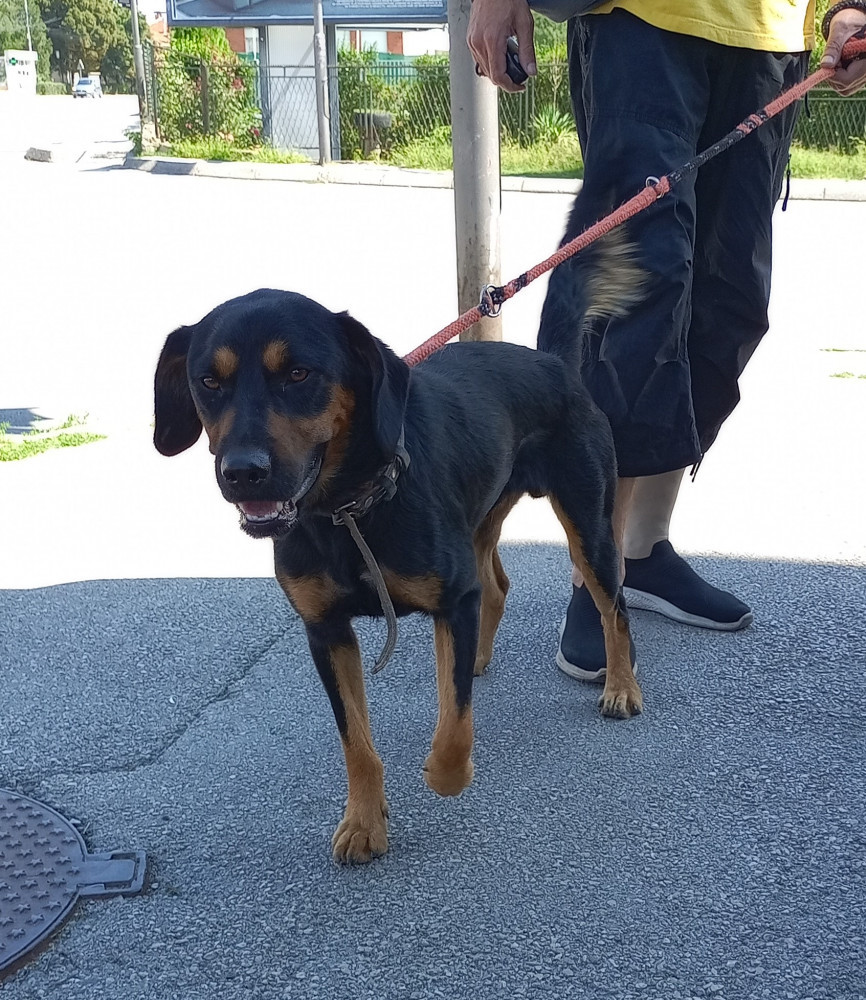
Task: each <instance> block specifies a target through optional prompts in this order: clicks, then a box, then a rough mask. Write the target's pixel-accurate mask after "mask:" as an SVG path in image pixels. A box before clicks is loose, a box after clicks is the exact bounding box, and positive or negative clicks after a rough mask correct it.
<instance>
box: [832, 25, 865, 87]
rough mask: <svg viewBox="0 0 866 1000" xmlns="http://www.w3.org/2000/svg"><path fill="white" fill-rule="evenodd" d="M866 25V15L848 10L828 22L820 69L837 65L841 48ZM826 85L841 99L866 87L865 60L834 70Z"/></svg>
mask: <svg viewBox="0 0 866 1000" xmlns="http://www.w3.org/2000/svg"><path fill="white" fill-rule="evenodd" d="M864 25H866V14H864V13H863V11H862V10H856V9H854V8H849V9H848V10H840V11H839V13H838V14H836V15H835V17H834V18H833V20H832V21H831V22H830V31H829V33H828V35H827V47H826V49H825V50H824V56H823V58H822V59H821V68H822V69H833V67H834V66H838V65H839V60H840V59H841V57H842V46H843V45H844V44H845V42H847V41H848V39H849V38H850V37H851V36H852V35H853V34H854V33H855V32H856V31H859V30H860V29H861V28H862V27H864ZM827 83H828V84H829V85H830V86H831V87H832V88H833V90H836V91H838V92H839V93H840V94H841V95H842V96H843V97H848V96H849V95H851V94H854V93H856V92H857V91H858V90H860V89H861V88H862V87H864V86H866V59H854V60H853V61H852V62H850V63H849V64H848V65H847V66H846V67H845V68H844V69H842V68H839V69H837V70H836V74H835V76H832V77H831V78H830V79H829V80H828V81H827Z"/></svg>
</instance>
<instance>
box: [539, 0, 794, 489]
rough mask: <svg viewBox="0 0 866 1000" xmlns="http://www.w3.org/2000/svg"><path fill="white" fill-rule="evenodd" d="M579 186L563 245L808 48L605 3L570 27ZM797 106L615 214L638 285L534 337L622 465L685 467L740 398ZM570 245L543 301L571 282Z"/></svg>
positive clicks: (641, 471) (677, 158)
mask: <svg viewBox="0 0 866 1000" xmlns="http://www.w3.org/2000/svg"><path fill="white" fill-rule="evenodd" d="M569 67H570V77H571V95H572V101H573V104H574V113H575V120H576V123H577V129H578V135H579V138H580V144H581V148H582V150H583V157H584V165H585V174H584V182H583V188H582V190H581V192H580V193H579V195H578V197H577V199H576V200H575V203H574V208H573V209H572V212H571V216H570V218H569V221H568V225H567V228H566V233H565V236H564V238H563V242H565V241H567V240H570V239H572V238H573V237H575V236H577V235H578V234H579V233H581V232H583V230H585V229H586V228H587V227H588V226H590V225H592V224H593V223H594V222H596V221H598V219H600V218H602V217H603V216H604V215H606V214H608V213H609V212H611V211H612V210H613V209H614V208H616V207H618V206H619V205H621V204H622V203H623V202H625V201H627V200H628V199H629V198H631V197H632V196H633V195H635V194H637V193H638V192H639V191H640V190H641V188H642V187H643V186H644V184H645V183H646V180H647V178H648V177H650V176H656V177H660V176H662V175H663V174H666V173H669V172H670V171H671V170H673V169H675V168H676V167H679V166H681V165H682V164H683V163H685V162H686V161H687V160H689V159H690V158H691V157H693V156H694V155H695V153H696V152H699V151H701V150H703V149H706V148H707V147H708V146H710V145H712V144H713V143H714V142H716V141H717V140H718V139H720V138H721V137H722V136H723V135H725V134H726V133H727V132H729V131H730V130H731V129H733V128H734V127H735V126H736V125H738V124H739V123H740V122H741V121H742V120H743V119H744V118H746V117H747V116H748V115H749V114H751V113H752V112H753V111H757V110H758V109H760V108H762V107H763V106H764V105H765V104H767V103H769V102H770V101H771V100H773V99H774V98H776V97H778V95H779V94H780V93H781V92H782V91H783V90H784V89H786V88H787V87H789V86H791V85H793V84H794V83H797V82H799V81H800V80H802V79H803V77H804V75H805V72H806V69H807V67H808V54H807V53H770V52H758V51H753V50H750V49H739V48H733V47H729V46H725V45H719V44H717V43H715V42H709V41H705V40H704V39H700V38H693V37H691V36H688V35H680V34H676V33H673V32H669V31H662V30H660V29H658V28H655V27H653V26H652V25H649V24H647V23H645V22H644V21H641V20H640V19H639V18H637V17H634V16H633V15H631V14H629V13H627V12H625V11H621V10H615V11H613V12H612V13H610V14H587V15H584V16H582V17H576V18H573V19H572V20H571V21H570V22H569ZM796 116H797V107H796V105H794V106H793V107H790V108H787V109H786V110H785V111H783V112H781V113H780V114H779V115H778V116H776V117H775V118H773V119H771V120H770V121H769V122H767V123H766V124H765V125H763V126H762V127H761V128H759V129H757V130H756V131H755V132H753V133H752V134H750V135H748V136H746V138H744V139H743V140H741V141H740V142H739V143H737V144H736V145H735V146H733V147H732V148H731V149H729V150H727V151H726V152H724V153H721V154H720V155H719V156H717V157H716V158H715V159H713V160H711V161H710V162H709V163H708V164H706V165H705V166H703V167H701V169H700V170H699V171H698V172H697V174H696V175H695V174H692V175H691V176H690V177H686V178H684V179H683V180H682V181H681V182H680V183H679V184H678V185H677V186H676V187H675V188H674V189H673V190H672V191H671V193H670V194H668V195H667V196H666V197H664V198H662V199H660V200H659V201H658V202H656V203H655V204H653V205H652V206H650V208H648V209H646V210H645V211H643V212H642V213H640V214H639V215H637V216H636V217H635V218H634V219H632V220H630V221H629V222H628V223H626V224H625V235H626V236H627V238H628V240H629V241H631V242H633V243H634V244H635V245H636V247H637V259H638V262H639V263H640V264H641V266H642V267H643V268H644V269H645V270H646V272H647V275H648V283H647V290H646V296H645V299H644V301H643V303H642V304H641V305H640V306H639V307H637V308H636V309H635V310H633V312H632V313H631V314H630V315H629V316H627V317H626V318H624V319H615V320H602V321H594V322H593V323H591V324H589V325H587V326H584V327H583V328H582V329H577V328H575V330H574V337H575V343H574V344H572V345H563V344H562V343H561V342H554V341H553V339H552V335H551V334H550V332H549V331H548V330H547V329H546V327H545V319H544V315H543V316H542V322H541V327H540V329H539V337H538V346H539V348H540V349H542V350H550V351H553V352H556V353H563V354H566V355H567V356H568V358H569V360H571V361H573V362H574V363H575V364H579V365H580V369H581V376H582V379H583V381H584V383H585V384H586V386H587V387H588V389H589V391H590V393H591V394H592V396H593V398H594V399H595V401H596V403H597V404H598V405H599V406H600V407H601V409H602V410H604V412H605V413H606V414H607V416H608V418H609V420H610V423H611V426H612V428H613V433H614V439H615V442H616V451H617V461H618V465H619V474H620V475H621V476H624V477H629V476H646V475H654V474H657V473H662V472H669V471H672V470H674V469H682V468H685V467H687V466H689V465H692V464H693V463H695V462H696V461H698V460H699V458H700V457H701V456H702V455H703V454H704V452H705V451H706V450H707V449H708V448H709V446H710V445H711V444H712V443H713V441H714V440H715V438H716V435H717V434H718V431H719V428H720V427H721V425H722V423H723V421H724V420H725V418H726V417H727V416H728V415H729V414H730V413H731V411H732V410H733V409H734V407H735V406H736V405H737V403H738V402H739V398H740V396H739V389H738V387H737V380H738V378H739V376H740V374H741V373H742V371H743V368H744V367H745V365H746V362H747V361H748V360H749V358H750V357H751V355H752V352H753V351H754V350H755V348H756V347H757V345H758V342H759V341H760V339H761V337H762V336H763V335H764V333H765V332H766V330H767V326H768V321H767V305H768V302H769V297H770V269H771V260H772V216H773V211H774V208H775V205H776V202H777V200H778V198H779V194H780V192H781V187H782V182H783V179H784V173H785V167H786V164H787V159H788V148H789V145H790V142H791V135H792V132H793V129H794V123H795V121H796ZM579 257H580V255H579V254H578V255H577V257H576V258H572V260H571V261H569V262H566V263H565V264H562V265H560V266H559V267H558V268H557V269H556V270H555V271H554V272H553V274H552V275H551V278H550V284H549V288H548V293H547V294H548V302H551V301H552V300H554V299H555V297H556V296H560V297H561V298H567V294H566V289H567V287H568V283H569V282H570V281H575V280H580V265H579V263H578V260H579Z"/></svg>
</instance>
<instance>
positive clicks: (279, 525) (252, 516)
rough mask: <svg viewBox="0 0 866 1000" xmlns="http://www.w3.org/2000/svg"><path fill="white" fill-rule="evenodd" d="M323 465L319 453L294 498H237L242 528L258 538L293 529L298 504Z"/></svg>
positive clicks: (271, 536)
mask: <svg viewBox="0 0 866 1000" xmlns="http://www.w3.org/2000/svg"><path fill="white" fill-rule="evenodd" d="M321 468H322V458H321V455H317V456H316V457H315V458H314V459H313V461H312V462H311V463H310V466H309V467H308V469H307V474H306V475H305V476H304V479H303V482H302V483H301V485H300V486H299V487H298V489H297V491H296V492H295V495H294V496H293V497H292V498H291V500H239V501H237V503H235V506H236V507H237V509H238V510H239V511H240V515H241V528H242V529H243V530H244V531H245V532H246V533H247V534H248V535H252V536H253V537H254V538H274V537H276V536H277V535H283V534H285V533H286V532H287V531H289V530H290V529H292V528H293V527H294V526H295V523H296V522H297V520H298V503H299V501H300V500H302V499H303V497H305V496H306V495H307V494H308V493H309V492H310V490H311V489H312V487H313V484H314V483H315V481H316V479H317V478H318V475H319V471H320V470H321Z"/></svg>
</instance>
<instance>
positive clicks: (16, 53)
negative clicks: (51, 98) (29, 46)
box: [3, 49, 39, 97]
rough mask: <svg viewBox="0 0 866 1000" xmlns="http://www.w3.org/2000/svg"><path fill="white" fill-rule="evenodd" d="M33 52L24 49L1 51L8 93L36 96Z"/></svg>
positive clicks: (35, 55)
mask: <svg viewBox="0 0 866 1000" xmlns="http://www.w3.org/2000/svg"><path fill="white" fill-rule="evenodd" d="M38 58H39V57H38V56H37V54H36V53H35V52H28V51H27V50H26V49H21V50H18V49H7V50H6V51H5V52H4V53H3V61H4V63H5V64H6V89H7V90H8V91H9V93H10V94H24V95H26V96H29V97H35V96H36V60H37V59H38Z"/></svg>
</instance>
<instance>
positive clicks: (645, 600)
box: [623, 587, 755, 632]
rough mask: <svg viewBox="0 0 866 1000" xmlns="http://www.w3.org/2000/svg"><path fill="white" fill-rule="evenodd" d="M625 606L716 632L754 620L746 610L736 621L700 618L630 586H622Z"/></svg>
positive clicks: (734, 629)
mask: <svg viewBox="0 0 866 1000" xmlns="http://www.w3.org/2000/svg"><path fill="white" fill-rule="evenodd" d="M623 594H624V596H625V603H626V607H629V608H637V609H638V610H639V611H654V612H655V613H656V614H658V615H664V616H665V618H670V619H671V620H672V621H675V622H679V623H680V624H681V625H694V626H696V627H697V628H709V629H713V630H714V631H716V632H739V630H740V629H743V628H746V626H747V625H751V624H752V622H753V621H754V620H755V616H754V614H752V612H751V611H747V612H746V614H744V615H743V617H742V618H740V619H739V620H738V621H735V622H717V621H713V619H712V618H702V617H701V616H700V615H692V614H689V612H688V611H683V609H682V608H678V607H677V606H676V605H675V604H671V603H670V601H666V600H664V599H663V598H661V597H658V596H657V595H656V594H649V593H647V592H646V591H645V590H635V589H634V588H632V587H623Z"/></svg>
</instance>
